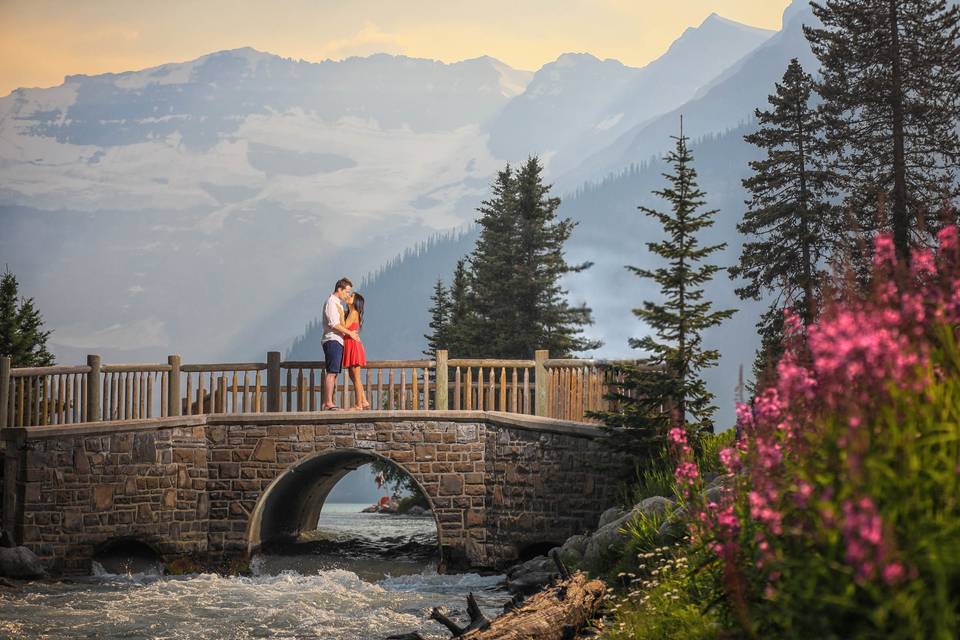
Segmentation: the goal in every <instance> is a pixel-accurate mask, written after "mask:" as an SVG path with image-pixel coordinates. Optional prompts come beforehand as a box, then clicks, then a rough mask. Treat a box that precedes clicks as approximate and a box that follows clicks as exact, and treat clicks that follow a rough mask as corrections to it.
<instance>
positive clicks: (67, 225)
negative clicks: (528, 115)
mask: <svg viewBox="0 0 960 640" xmlns="http://www.w3.org/2000/svg"><path fill="white" fill-rule="evenodd" d="M531 76H532V74H531V73H528V72H524V71H519V70H515V69H512V68H510V67H509V66H507V65H505V64H503V63H502V62H500V61H498V60H495V59H494V58H490V57H483V58H477V59H474V60H466V61H463V62H459V63H456V64H444V63H441V62H437V61H432V60H421V59H413V58H407V57H402V56H388V55H373V56H370V57H367V58H349V59H347V60H344V61H342V62H333V61H326V62H322V63H309V62H303V61H294V60H289V59H284V58H280V57H278V56H274V55H271V54H267V53H262V52H258V51H255V50H253V49H238V50H233V51H223V52H219V53H214V54H210V55H207V56H203V57H202V58H198V59H196V60H192V61H189V62H183V63H175V64H166V65H163V66H160V67H156V68H152V69H146V70H143V71H134V72H127V73H116V74H104V75H98V76H68V77H67V78H66V79H65V80H64V83H63V84H62V85H60V86H58V87H53V88H49V89H19V90H17V91H14V92H13V93H12V94H10V95H9V96H7V97H5V98H0V252H2V254H3V255H4V259H5V261H6V262H8V263H9V264H10V267H11V268H12V269H14V270H15V271H16V272H17V274H18V276H19V277H20V279H21V281H22V282H23V284H24V289H25V291H29V292H31V294H32V295H35V296H36V297H37V301H38V303H39V304H40V305H41V308H42V309H43V310H44V312H45V314H46V318H47V322H48V325H49V326H51V327H54V328H55V329H56V332H55V334H54V336H53V338H52V340H53V341H54V343H55V345H56V349H57V353H60V354H65V353H73V352H74V351H77V350H80V351H83V350H90V349H102V350H103V351H104V355H105V357H108V356H109V357H111V358H113V357H116V358H119V357H132V356H130V355H129V354H130V353H137V354H141V355H150V354H153V355H152V357H156V356H157V355H162V354H163V353H166V352H167V351H169V350H171V349H178V350H181V351H184V353H185V355H186V353H190V354H191V357H194V358H196V357H211V356H213V355H214V354H216V353H218V352H219V351H221V350H222V349H224V348H225V346H226V345H228V344H230V342H231V340H232V337H233V336H234V335H238V334H239V332H242V329H243V327H244V326H249V325H251V324H253V323H255V322H256V320H257V319H258V318H260V317H266V316H268V315H269V313H270V312H271V311H272V309H273V308H274V307H276V306H277V305H278V304H279V303H280V302H281V301H282V300H284V299H286V298H287V297H289V296H290V295H293V294H294V293H296V292H299V291H302V290H303V289H304V287H305V286H307V284H308V283H311V282H314V281H317V285H318V286H319V281H320V280H326V279H328V278H333V279H335V278H336V277H337V276H336V275H335V274H339V273H340V272H341V271H343V272H349V273H353V274H356V275H357V276H358V277H359V275H361V274H363V273H364V272H366V271H368V270H371V269H372V268H374V267H376V266H377V265H379V264H381V263H382V262H384V261H385V260H386V259H387V258H389V257H391V256H393V255H394V254H395V253H396V252H397V251H399V250H400V249H402V248H403V247H405V246H410V245H413V244H415V243H416V242H418V241H421V240H423V239H424V238H426V237H427V236H429V235H430V234H432V233H435V232H437V231H441V230H447V229H450V228H455V227H458V226H461V225H462V224H463V223H464V222H468V221H469V220H471V219H472V217H473V208H474V207H475V206H476V204H477V203H478V202H479V200H480V199H482V198H483V197H484V194H485V192H486V187H487V177H488V176H489V175H490V174H491V173H492V172H493V171H494V170H496V169H497V168H499V166H500V161H499V160H497V159H495V158H494V157H493V156H492V154H491V153H490V151H489V150H488V148H487V145H486V138H485V135H484V134H483V133H482V132H481V129H480V123H482V122H484V121H485V120H487V119H488V118H490V117H491V116H492V115H493V114H494V113H496V112H497V111H498V110H499V109H500V108H501V107H502V106H503V105H505V104H506V103H507V102H508V101H509V100H510V99H511V98H513V97H514V96H515V95H517V94H518V93H520V92H522V91H523V90H524V89H525V87H526V83H527V82H528V81H529V79H530V77H531ZM81 238H82V241H81V240H80V239H81ZM322 275H324V276H326V278H323V277H322ZM326 286H327V285H326V284H324V285H323V288H326ZM245 289H246V290H247V291H249V292H250V293H246V292H245ZM251 293H252V294H253V295H250V294H251ZM88 300H96V304H95V305H91V304H88V303H87V302H83V301H88ZM181 307H182V308H184V309H189V312H186V311H183V312H181V311H173V312H172V311H171V310H172V309H178V308H181ZM310 312H311V311H310V310H305V311H304V314H305V315H304V316H303V317H302V318H291V319H289V321H290V322H291V324H290V325H289V326H287V327H284V328H281V329H280V330H281V331H286V332H287V334H286V335H292V334H293V333H294V332H295V331H296V330H297V329H299V327H300V326H302V322H303V321H305V319H306V318H307V317H309V315H308V314H309V313H310ZM191 318H192V319H191ZM224 320H225V321H224ZM191 327H192V328H191ZM281 335H283V334H281ZM273 342H274V339H273V338H269V339H266V340H265V343H267V344H269V343H273ZM144 349H146V351H145V352H144V351H143V350H144ZM118 352H119V353H118Z"/></svg>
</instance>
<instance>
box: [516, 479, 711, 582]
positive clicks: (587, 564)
mask: <svg viewBox="0 0 960 640" xmlns="http://www.w3.org/2000/svg"><path fill="white" fill-rule="evenodd" d="M705 480H707V487H706V489H705V491H704V495H705V497H706V498H707V499H708V500H710V499H712V500H717V499H718V498H719V494H720V492H721V491H722V490H723V484H724V482H725V481H726V477H725V476H720V475H714V476H711V477H707V478H705ZM640 515H645V516H648V517H652V516H660V517H664V516H665V519H664V520H663V522H662V523H661V524H660V527H659V529H658V530H657V537H658V538H659V539H660V540H661V541H662V542H663V543H664V544H668V543H670V542H673V541H675V540H677V539H679V538H680V537H681V536H682V535H683V532H684V528H685V527H684V525H683V519H684V517H685V516H686V510H685V509H684V508H683V507H682V506H677V503H676V500H675V499H674V498H673V497H669V498H668V497H665V496H653V497H650V498H646V499H644V500H641V501H640V502H638V503H637V504H635V505H634V506H633V507H632V508H631V509H629V510H627V509H623V508H621V507H611V508H610V509H607V510H606V511H604V512H603V514H602V515H601V516H600V520H599V521H598V522H597V528H596V530H595V531H593V533H585V534H578V535H574V536H570V537H569V538H567V540H566V541H565V542H564V543H563V545H561V546H560V547H556V548H555V549H556V551H558V552H559V554H560V558H561V560H563V562H564V563H566V564H567V565H569V566H571V567H579V568H582V569H586V570H587V571H602V570H603V568H604V565H605V564H606V563H607V562H608V561H609V558H610V555H611V554H614V553H618V552H619V549H620V547H621V546H622V545H623V544H624V543H625V542H626V541H627V539H628V538H629V533H627V531H625V527H626V526H627V525H628V524H629V522H630V521H631V520H632V519H634V518H636V517H637V516H640ZM552 551H553V550H551V552H552ZM556 577H557V568H556V565H555V563H554V562H553V560H551V559H550V558H549V557H548V556H537V557H536V558H532V559H530V560H527V561H526V562H523V563H521V564H518V565H515V566H513V567H512V568H511V569H509V570H508V571H507V589H509V590H510V592H511V593H514V594H523V595H529V594H531V593H535V592H537V591H539V590H540V589H541V588H543V587H544V586H545V585H547V584H549V583H550V582H551V581H552V580H554V579H555V578H556Z"/></svg>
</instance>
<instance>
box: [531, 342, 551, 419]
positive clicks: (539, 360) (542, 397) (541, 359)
mask: <svg viewBox="0 0 960 640" xmlns="http://www.w3.org/2000/svg"><path fill="white" fill-rule="evenodd" d="M549 359H550V352H549V351H547V350H546V349H538V350H537V351H535V352H534V354H533V360H534V362H535V363H536V364H535V365H534V375H535V376H536V377H535V378H534V398H535V401H534V409H535V413H536V415H538V416H544V417H546V415H547V368H546V367H545V366H544V363H545V362H546V361H547V360H549Z"/></svg>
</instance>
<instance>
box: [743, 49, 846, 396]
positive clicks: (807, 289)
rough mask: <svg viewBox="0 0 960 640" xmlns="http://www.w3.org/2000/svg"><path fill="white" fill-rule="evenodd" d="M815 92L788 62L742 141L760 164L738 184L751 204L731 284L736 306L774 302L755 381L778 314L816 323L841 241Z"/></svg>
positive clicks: (775, 335)
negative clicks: (823, 283) (735, 284)
mask: <svg viewBox="0 0 960 640" xmlns="http://www.w3.org/2000/svg"><path fill="white" fill-rule="evenodd" d="M813 89H814V82H813V78H812V77H811V76H810V75H808V74H807V73H805V72H804V70H803V68H802V67H801V66H800V63H799V62H798V61H797V60H796V58H794V59H793V60H791V61H790V65H789V66H788V67H787V71H786V73H785V74H784V76H783V81H782V82H781V83H778V84H777V85H776V93H775V94H774V95H771V96H770V97H769V102H770V106H771V109H770V110H769V111H761V110H759V109H757V110H756V118H757V121H758V124H759V127H758V129H757V131H756V132H755V133H752V134H750V135H748V136H745V138H744V139H745V140H746V141H747V142H749V143H750V144H752V145H754V146H756V147H758V148H759V149H761V150H763V151H765V152H766V157H764V158H763V159H761V160H757V161H754V162H751V163H750V168H751V169H752V170H753V175H751V176H750V177H749V178H746V179H745V180H744V181H743V186H744V187H745V188H746V189H747V190H748V191H749V192H750V194H751V199H750V200H748V201H747V206H748V209H747V212H746V214H745V215H744V217H743V221H742V222H741V223H740V224H738V225H737V230H739V231H740V233H742V234H744V235H746V236H747V237H748V238H749V239H748V240H747V241H746V242H745V243H744V245H743V250H742V253H741V255H740V263H739V265H737V266H735V267H732V268H731V269H730V277H731V278H742V279H744V280H746V281H747V282H746V284H745V285H744V286H742V287H740V288H739V289H737V295H739V296H740V297H741V298H742V299H752V300H760V299H761V298H762V297H763V296H764V295H769V294H773V299H772V301H771V303H770V307H769V309H768V311H767V312H766V313H764V314H763V316H761V318H760V322H759V323H758V324H757V327H758V329H759V330H760V335H761V338H762V341H761V348H760V351H759V352H758V354H757V360H756V362H755V363H754V375H755V378H754V379H755V380H758V379H759V376H760V374H761V373H762V372H763V371H764V370H765V369H767V368H768V366H769V364H770V363H771V362H772V363H776V362H777V361H778V360H779V357H780V355H781V353H782V347H781V342H782V338H783V312H784V310H785V309H787V308H790V309H791V310H792V311H794V312H795V313H796V314H797V315H798V316H799V317H800V318H802V319H803V323H804V325H809V324H812V323H813V321H814V320H815V319H816V315H817V309H818V307H819V300H820V292H819V286H818V283H819V282H820V280H821V278H822V276H823V275H824V272H823V267H824V262H825V260H826V259H828V258H829V256H830V252H831V248H832V246H833V245H834V243H835V240H836V238H837V236H838V234H840V233H842V230H841V229H839V225H838V224H837V223H836V217H835V216H834V213H833V207H832V206H831V204H830V198H831V197H833V196H834V195H836V183H837V180H838V178H837V176H836V174H834V173H833V172H832V171H831V170H830V169H829V167H827V166H826V156H827V152H826V149H825V144H826V143H825V141H824V137H823V123H822V120H821V118H820V117H819V114H818V112H817V110H816V109H815V108H814V107H812V106H811V104H810V99H811V95H812V93H813Z"/></svg>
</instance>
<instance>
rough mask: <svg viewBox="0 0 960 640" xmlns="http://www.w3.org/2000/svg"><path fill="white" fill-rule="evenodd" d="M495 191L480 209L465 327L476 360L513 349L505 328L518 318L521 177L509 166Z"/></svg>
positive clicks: (499, 176) (514, 324)
mask: <svg viewBox="0 0 960 640" xmlns="http://www.w3.org/2000/svg"><path fill="white" fill-rule="evenodd" d="M491 188H492V191H493V197H491V198H490V199H488V200H484V201H483V202H482V203H481V205H480V207H478V208H477V212H478V213H479V214H480V217H479V218H477V225H478V227H479V229H480V233H479V237H478V238H477V242H476V245H475V247H474V250H473V252H472V253H471V254H470V271H469V274H468V276H469V277H468V283H469V296H468V298H469V305H470V314H469V316H468V319H467V322H468V323H469V326H467V325H465V326H464V327H463V328H462V333H463V334H464V336H465V337H466V334H469V336H470V337H469V338H468V341H469V343H470V349H469V352H470V353H471V354H472V356H471V357H477V358H485V357H497V356H501V355H502V354H503V353H504V352H506V351H507V350H509V346H508V343H509V341H510V340H511V335H510V333H511V332H508V331H504V330H503V327H505V326H509V327H514V326H516V324H517V320H518V318H517V314H516V307H515V306H514V305H513V304H511V303H510V301H512V300H513V298H514V293H513V292H512V291H511V287H512V286H513V285H514V283H515V278H516V274H515V261H516V255H515V253H514V252H515V251H516V239H517V226H518V225H517V202H516V179H515V176H514V173H513V169H511V167H510V165H509V164H508V165H507V166H506V167H505V168H504V169H503V170H502V171H499V172H498V173H497V177H496V179H495V180H494V182H493V185H492V187H491ZM523 357H529V354H528V355H526V356H523Z"/></svg>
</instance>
